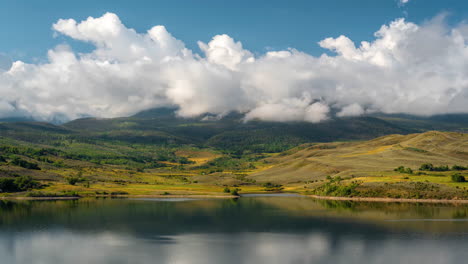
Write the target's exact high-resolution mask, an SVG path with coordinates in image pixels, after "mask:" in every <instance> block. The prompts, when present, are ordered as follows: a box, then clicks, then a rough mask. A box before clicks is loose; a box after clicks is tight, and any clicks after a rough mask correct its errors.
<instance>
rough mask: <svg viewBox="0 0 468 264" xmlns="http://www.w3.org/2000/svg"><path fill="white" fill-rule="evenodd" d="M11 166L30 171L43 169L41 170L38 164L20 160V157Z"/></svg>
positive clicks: (14, 159)
mask: <svg viewBox="0 0 468 264" xmlns="http://www.w3.org/2000/svg"><path fill="white" fill-rule="evenodd" d="M11 164H13V165H16V166H20V167H23V168H25V169H29V170H40V169H41V168H39V166H38V165H37V164H36V163H32V162H28V161H25V160H22V159H20V158H18V157H15V158H13V160H12V161H11Z"/></svg>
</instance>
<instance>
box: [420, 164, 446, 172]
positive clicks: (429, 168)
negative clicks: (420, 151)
mask: <svg viewBox="0 0 468 264" xmlns="http://www.w3.org/2000/svg"><path fill="white" fill-rule="evenodd" d="M419 170H421V171H449V170H450V168H449V166H447V165H445V166H439V167H434V165H432V164H431V163H424V164H422V165H421V167H420V168H419Z"/></svg>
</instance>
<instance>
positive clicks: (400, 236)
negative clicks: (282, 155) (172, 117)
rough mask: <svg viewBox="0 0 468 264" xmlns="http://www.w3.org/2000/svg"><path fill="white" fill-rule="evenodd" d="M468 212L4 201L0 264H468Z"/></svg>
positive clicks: (256, 203) (254, 199) (343, 205)
mask: <svg viewBox="0 0 468 264" xmlns="http://www.w3.org/2000/svg"><path fill="white" fill-rule="evenodd" d="M467 249H468V207H467V206H464V205H459V206H453V205H452V206H450V205H433V204H426V205H423V204H380V203H356V202H335V201H333V202H331V201H316V200H313V199H310V198H305V197H294V196H282V197H275V196H250V197H242V198H240V199H237V200H192V199H168V200H164V199H133V200H132V199H89V200H79V201H28V202H7V201H0V263H2V264H3V263H5V264H23V263H24V264H26V263H27V264H31V263H33V264H64V263H70V264H75V263H76V264H78V263H79V264H83V263H97V264H101V263H106V264H107V263H109V264H110V263H112V264H119V263H132V264H139V263H176V264H179V263H180V264H182V263H191V264H198V263H199V264H210V263H215V264H224V263H236V264H238V263H249V264H252V263H253V264H255V263H262V264H263V263H273V264H274V263H278V264H280V263H281V264H285V263H333V264H336V263H347V264H353V263H359V264H362V263H381V264H386V263H392V264H393V263H411V264H418V263H424V264H428V263H441V264H442V263H444V264H446V263H457V264H459V263H466V261H467V260H468V250H467Z"/></svg>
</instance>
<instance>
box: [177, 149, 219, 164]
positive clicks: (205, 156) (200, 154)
mask: <svg viewBox="0 0 468 264" xmlns="http://www.w3.org/2000/svg"><path fill="white" fill-rule="evenodd" d="M175 154H176V155H177V156H180V157H185V158H187V159H189V160H190V161H193V162H195V165H197V166H198V165H202V164H205V163H207V162H209V161H211V160H214V159H216V158H219V157H221V154H218V153H215V152H213V151H209V150H186V149H185V150H178V151H176V153H175Z"/></svg>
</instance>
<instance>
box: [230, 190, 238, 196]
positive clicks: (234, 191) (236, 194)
mask: <svg viewBox="0 0 468 264" xmlns="http://www.w3.org/2000/svg"><path fill="white" fill-rule="evenodd" d="M239 191H240V189H239V188H235V189H232V190H231V194H232V195H235V196H239Z"/></svg>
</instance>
